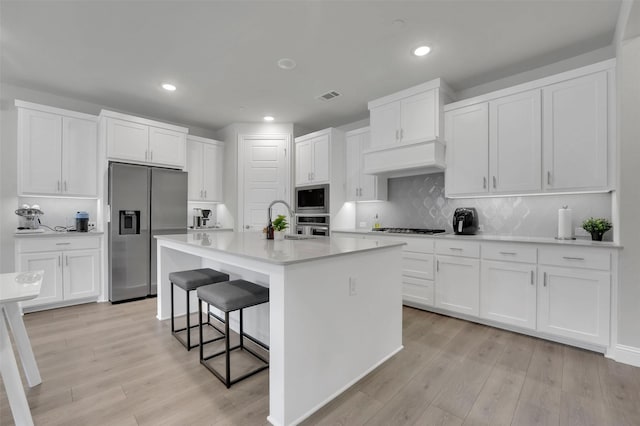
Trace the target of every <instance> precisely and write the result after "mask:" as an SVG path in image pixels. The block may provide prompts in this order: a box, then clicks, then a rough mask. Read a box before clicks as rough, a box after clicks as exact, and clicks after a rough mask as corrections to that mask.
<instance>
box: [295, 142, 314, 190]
mask: <svg viewBox="0 0 640 426" xmlns="http://www.w3.org/2000/svg"><path fill="white" fill-rule="evenodd" d="M295 149H296V185H305V184H308V183H309V182H311V170H312V164H311V161H312V152H311V141H310V140H309V141H304V142H296V145H295Z"/></svg>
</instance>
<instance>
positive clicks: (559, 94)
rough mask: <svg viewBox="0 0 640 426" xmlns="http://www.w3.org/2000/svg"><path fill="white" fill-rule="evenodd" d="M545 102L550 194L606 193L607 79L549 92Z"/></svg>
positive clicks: (591, 78)
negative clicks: (583, 191)
mask: <svg viewBox="0 0 640 426" xmlns="http://www.w3.org/2000/svg"><path fill="white" fill-rule="evenodd" d="M543 99H544V140H543V144H544V171H545V176H544V182H545V188H546V189H550V190H584V189H598V188H604V187H606V186H607V165H608V159H607V157H608V149H607V145H608V144H607V141H608V129H607V122H608V120H607V118H608V117H607V112H608V111H607V105H608V103H607V73H606V72H605V71H603V72H600V73H597V74H592V75H588V76H585V77H581V78H576V79H573V80H568V81H565V82H562V83H558V84H554V85H552V86H549V87H546V88H545V89H544V92H543ZM612 125H613V124H612Z"/></svg>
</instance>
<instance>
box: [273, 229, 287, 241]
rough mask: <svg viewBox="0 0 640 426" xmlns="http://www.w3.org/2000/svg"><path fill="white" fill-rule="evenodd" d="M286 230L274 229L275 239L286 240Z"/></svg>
mask: <svg viewBox="0 0 640 426" xmlns="http://www.w3.org/2000/svg"><path fill="white" fill-rule="evenodd" d="M285 232H286V231H273V239H274V240H276V241H282V240H284V234H285Z"/></svg>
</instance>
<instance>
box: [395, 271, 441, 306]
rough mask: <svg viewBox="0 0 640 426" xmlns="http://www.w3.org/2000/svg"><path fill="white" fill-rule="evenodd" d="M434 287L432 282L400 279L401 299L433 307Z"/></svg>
mask: <svg viewBox="0 0 640 426" xmlns="http://www.w3.org/2000/svg"><path fill="white" fill-rule="evenodd" d="M434 294H435V286H434V284H433V281H432V280H421V279H419V278H409V277H402V299H403V300H406V301H408V302H415V303H421V304H423V305H428V306H433V297H434Z"/></svg>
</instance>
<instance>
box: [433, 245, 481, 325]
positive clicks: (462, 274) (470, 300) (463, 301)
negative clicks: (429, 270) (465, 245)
mask: <svg viewBox="0 0 640 426" xmlns="http://www.w3.org/2000/svg"><path fill="white" fill-rule="evenodd" d="M479 304H480V261H479V260H477V259H467V258H461V257H453V256H438V257H437V269H436V307H438V308H442V309H447V310H450V311H454V312H460V313H463V314H467V315H474V316H478V314H479Z"/></svg>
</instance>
